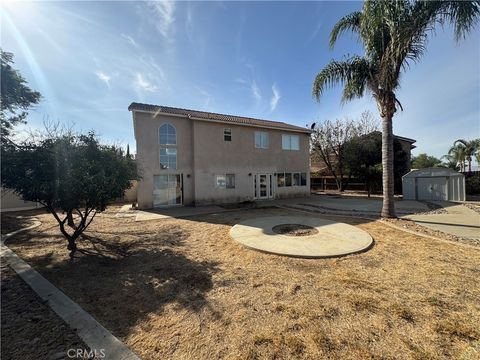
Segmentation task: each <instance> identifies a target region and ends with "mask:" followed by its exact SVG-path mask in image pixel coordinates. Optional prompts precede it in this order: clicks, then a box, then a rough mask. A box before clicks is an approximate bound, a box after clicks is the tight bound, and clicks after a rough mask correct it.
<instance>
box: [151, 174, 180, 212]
mask: <svg viewBox="0 0 480 360" xmlns="http://www.w3.org/2000/svg"><path fill="white" fill-rule="evenodd" d="M172 205H182V176H181V175H180V174H169V175H155V176H154V177H153V207H162V206H172Z"/></svg>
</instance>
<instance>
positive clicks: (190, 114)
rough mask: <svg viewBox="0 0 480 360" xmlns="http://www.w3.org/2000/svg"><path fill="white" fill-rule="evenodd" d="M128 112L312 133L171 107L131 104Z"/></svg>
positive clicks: (274, 122)
mask: <svg viewBox="0 0 480 360" xmlns="http://www.w3.org/2000/svg"><path fill="white" fill-rule="evenodd" d="M128 110H129V111H141V112H150V113H155V114H171V115H177V116H185V117H187V118H190V119H195V120H204V121H212V122H221V123H227V124H236V125H244V126H254V127H264V128H271V129H280V130H289V131H295V132H303V133H307V134H310V133H311V132H312V131H311V130H310V129H307V128H302V127H300V126H295V125H290V124H286V123H284V122H279V121H272V120H261V119H254V118H249V117H243V116H235V115H226V114H217V113H211V112H205V111H198V110H189V109H181V108H174V107H169V106H160V105H151V104H141V103H136V102H133V103H131V104H130V106H129V107H128Z"/></svg>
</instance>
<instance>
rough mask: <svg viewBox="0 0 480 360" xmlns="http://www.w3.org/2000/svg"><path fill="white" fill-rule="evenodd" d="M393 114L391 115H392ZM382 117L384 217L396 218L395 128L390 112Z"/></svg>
mask: <svg viewBox="0 0 480 360" xmlns="http://www.w3.org/2000/svg"><path fill="white" fill-rule="evenodd" d="M390 114H391V115H390ZM390 114H387V115H385V116H384V117H382V167H383V173H382V182H383V207H382V217H385V218H394V217H396V215H395V204H394V193H393V184H394V177H393V128H392V117H393V113H390Z"/></svg>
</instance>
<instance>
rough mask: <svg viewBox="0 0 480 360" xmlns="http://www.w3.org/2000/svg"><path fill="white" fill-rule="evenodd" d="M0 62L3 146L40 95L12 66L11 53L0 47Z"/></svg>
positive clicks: (0, 118) (0, 107)
mask: <svg viewBox="0 0 480 360" xmlns="http://www.w3.org/2000/svg"><path fill="white" fill-rule="evenodd" d="M0 64H1V74H0V86H1V87H0V89H1V91H0V93H1V104H0V122H1V130H0V137H1V142H2V146H3V145H8V144H10V143H11V142H10V137H11V135H12V131H13V127H14V126H15V125H18V124H21V123H24V122H25V118H26V117H27V114H28V112H27V110H28V109H30V108H31V107H32V106H33V105H35V104H38V103H39V101H40V99H41V96H40V93H39V92H37V91H33V90H32V89H30V88H29V87H28V85H27V81H26V80H25V79H24V78H23V77H22V75H21V74H20V73H19V72H18V71H17V70H15V69H14V68H13V67H12V64H13V54H12V53H9V52H4V51H3V50H1V49H0Z"/></svg>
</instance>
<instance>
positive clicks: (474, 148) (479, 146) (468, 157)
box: [453, 139, 480, 172]
mask: <svg viewBox="0 0 480 360" xmlns="http://www.w3.org/2000/svg"><path fill="white" fill-rule="evenodd" d="M453 148H458V149H459V151H461V153H462V155H463V160H462V163H463V164H464V167H463V171H465V161H466V162H467V163H468V172H472V156H475V157H477V158H478V153H479V151H480V139H474V140H470V141H467V140H464V139H458V140H456V141H455V142H454V143H453Z"/></svg>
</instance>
